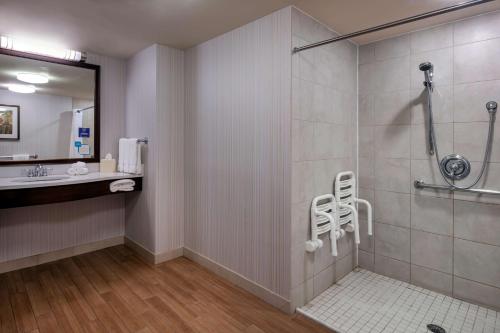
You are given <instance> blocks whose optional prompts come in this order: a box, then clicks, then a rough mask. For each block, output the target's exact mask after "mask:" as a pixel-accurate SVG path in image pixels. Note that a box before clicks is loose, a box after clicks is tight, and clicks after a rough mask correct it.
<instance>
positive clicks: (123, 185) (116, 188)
mask: <svg viewBox="0 0 500 333" xmlns="http://www.w3.org/2000/svg"><path fill="white" fill-rule="evenodd" d="M134 186H135V181H133V180H132V179H120V180H116V181H114V182H112V183H111V184H109V190H110V191H111V192H113V193H114V192H131V191H133V190H134Z"/></svg>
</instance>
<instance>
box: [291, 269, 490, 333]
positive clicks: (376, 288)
mask: <svg viewBox="0 0 500 333" xmlns="http://www.w3.org/2000/svg"><path fill="white" fill-rule="evenodd" d="M297 311H298V312H300V313H302V314H304V315H305V316H307V317H309V318H311V319H313V320H316V321H318V322H320V323H322V324H323V325H325V326H327V327H329V328H331V329H333V330H335V331H337V332H339V333H356V332H361V333H377V332H405V333H410V332H430V331H428V329H427V324H437V325H439V326H441V327H443V328H444V329H445V330H446V332H447V333H459V332H473V333H476V332H477V333H479V332H481V333H500V313H499V312H495V311H493V310H490V309H487V308H483V307H481V306H478V305H474V304H471V303H467V302H464V301H460V300H458V299H455V298H452V297H449V296H446V295H443V294H439V293H437V292H433V291H430V290H427V289H424V288H420V287H417V286H414V285H411V284H409V283H406V282H402V281H398V280H395V279H391V278H388V277H386V276H382V275H379V274H376V273H373V272H370V271H366V270H363V269H359V270H357V271H355V272H351V273H349V274H348V275H347V276H346V277H344V278H343V279H342V280H340V281H339V282H338V283H337V284H335V285H333V286H331V287H330V288H328V289H327V290H326V291H325V292H323V293H322V294H321V295H319V296H318V297H316V298H315V299H313V300H312V301H311V302H310V303H309V304H307V305H305V306H304V307H302V308H299V309H297Z"/></svg>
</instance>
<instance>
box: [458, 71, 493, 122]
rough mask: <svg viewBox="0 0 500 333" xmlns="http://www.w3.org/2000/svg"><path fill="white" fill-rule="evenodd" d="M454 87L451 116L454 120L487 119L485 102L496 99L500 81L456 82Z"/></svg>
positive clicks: (488, 117)
mask: <svg viewBox="0 0 500 333" xmlns="http://www.w3.org/2000/svg"><path fill="white" fill-rule="evenodd" d="M454 88H455V94H454V101H453V104H454V106H455V108H454V115H453V117H454V119H455V121H456V122H472V121H489V119H490V116H489V113H488V111H487V110H486V103H488V102H489V101H498V91H500V81H498V80H494V81H484V82H472V83H464V84H457V85H455V87H454Z"/></svg>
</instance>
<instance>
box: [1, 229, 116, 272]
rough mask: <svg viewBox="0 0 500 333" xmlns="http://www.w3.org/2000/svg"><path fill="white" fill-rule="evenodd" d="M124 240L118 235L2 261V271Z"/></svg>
mask: <svg viewBox="0 0 500 333" xmlns="http://www.w3.org/2000/svg"><path fill="white" fill-rule="evenodd" d="M123 242H124V237H123V236H118V237H113V238H107V239H103V240H100V241H96V242H92V243H86V244H81V245H76V246H71V247H67V248H64V249H61V250H56V251H50V252H46V253H40V254H36V255H32V256H29V257H24V258H19V259H14V260H9V261H5V262H2V263H0V273H6V272H10V271H15V270H18V269H23V268H27V267H33V266H36V265H41V264H45V263H48V262H52V261H57V260H60V259H65V258H69V257H73V256H77V255H79V254H83V253H88V252H93V251H97V250H101V249H104V248H107V247H111V246H116V245H120V244H123Z"/></svg>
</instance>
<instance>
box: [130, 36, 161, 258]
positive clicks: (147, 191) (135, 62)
mask: <svg viewBox="0 0 500 333" xmlns="http://www.w3.org/2000/svg"><path fill="white" fill-rule="evenodd" d="M156 75H157V73H156V46H155V45H153V46H150V47H148V48H147V49H145V50H142V51H141V52H139V53H137V54H136V55H134V56H133V57H132V58H131V59H129V60H128V61H127V88H126V89H127V93H126V112H125V118H126V136H127V137H136V138H141V137H145V136H147V137H148V138H149V144H148V145H147V146H146V147H144V148H143V149H142V152H143V155H142V159H143V163H144V166H145V169H144V179H143V190H142V192H141V193H140V194H133V195H130V196H128V197H127V200H126V217H125V220H126V223H125V235H126V236H127V237H128V238H130V239H131V240H133V241H134V242H136V243H138V244H141V245H142V246H143V247H144V248H146V249H147V250H149V251H151V252H153V253H154V252H155V250H156V239H155V232H156V186H157V184H156V170H157V167H156V165H157V158H158V157H157V154H155V152H156V151H157V149H158V144H159V142H158V140H157V137H156V132H155V117H156V105H157V103H156Z"/></svg>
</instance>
